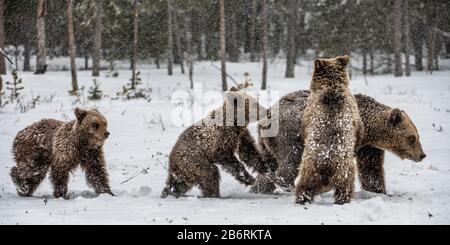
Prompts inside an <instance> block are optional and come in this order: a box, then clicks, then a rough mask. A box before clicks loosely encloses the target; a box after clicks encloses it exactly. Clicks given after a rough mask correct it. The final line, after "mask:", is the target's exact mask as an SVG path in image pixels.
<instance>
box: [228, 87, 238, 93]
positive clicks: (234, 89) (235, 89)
mask: <svg viewBox="0 0 450 245" xmlns="http://www.w3.org/2000/svg"><path fill="white" fill-rule="evenodd" d="M238 91H239V89H237V88H236V87H231V88H230V92H238Z"/></svg>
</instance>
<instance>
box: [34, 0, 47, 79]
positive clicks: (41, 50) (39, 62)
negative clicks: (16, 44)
mask: <svg viewBox="0 0 450 245" xmlns="http://www.w3.org/2000/svg"><path fill="white" fill-rule="evenodd" d="M37 4H38V6H37V19H36V28H37V32H36V37H37V55H36V72H35V74H44V73H45V72H46V71H47V64H46V56H47V50H46V49H47V48H46V41H45V39H46V37H45V16H46V15H47V2H46V0H38V2H37Z"/></svg>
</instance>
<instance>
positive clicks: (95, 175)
mask: <svg viewBox="0 0 450 245" xmlns="http://www.w3.org/2000/svg"><path fill="white" fill-rule="evenodd" d="M82 167H83V169H84V170H85V172H86V181H87V183H88V185H89V186H90V187H92V188H94V190H95V193H96V194H103V193H106V194H109V195H111V196H115V195H114V193H113V192H112V191H111V188H110V186H109V179H108V172H107V169H106V165H105V162H104V160H103V158H102V157H99V158H98V160H95V161H90V162H88V163H83V164H82Z"/></svg>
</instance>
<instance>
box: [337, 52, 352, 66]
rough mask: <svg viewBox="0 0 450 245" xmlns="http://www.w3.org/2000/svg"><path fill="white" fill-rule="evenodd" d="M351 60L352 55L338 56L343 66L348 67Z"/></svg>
mask: <svg viewBox="0 0 450 245" xmlns="http://www.w3.org/2000/svg"><path fill="white" fill-rule="evenodd" d="M349 62H350V57H348V55H344V56H340V57H338V58H337V63H338V65H340V66H341V67H347V65H348V63H349Z"/></svg>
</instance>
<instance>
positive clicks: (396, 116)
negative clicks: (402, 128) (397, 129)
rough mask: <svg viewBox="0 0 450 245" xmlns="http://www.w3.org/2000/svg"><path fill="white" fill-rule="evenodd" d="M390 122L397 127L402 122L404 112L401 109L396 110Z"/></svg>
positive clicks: (390, 117) (392, 113)
mask: <svg viewBox="0 0 450 245" xmlns="http://www.w3.org/2000/svg"><path fill="white" fill-rule="evenodd" d="M389 122H390V123H391V124H392V125H394V126H396V125H397V124H399V123H401V122H402V111H400V109H394V110H393V111H392V112H391V115H390V116H389Z"/></svg>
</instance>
